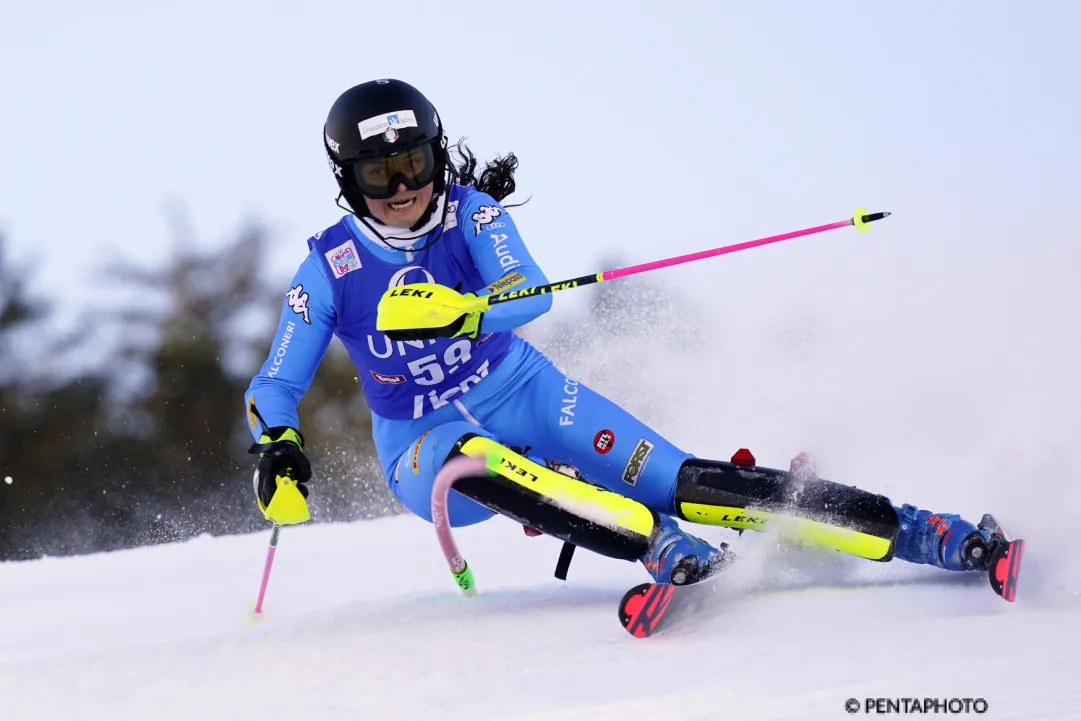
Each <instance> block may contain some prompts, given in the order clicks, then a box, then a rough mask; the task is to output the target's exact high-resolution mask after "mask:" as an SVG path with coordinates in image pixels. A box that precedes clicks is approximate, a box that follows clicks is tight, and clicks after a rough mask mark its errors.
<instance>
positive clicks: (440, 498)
mask: <svg viewBox="0 0 1081 721" xmlns="http://www.w3.org/2000/svg"><path fill="white" fill-rule="evenodd" d="M487 468H488V463H487V462H486V461H485V459H483V458H473V457H470V456H458V457H457V458H452V459H451V460H450V461H448V462H447V463H446V464H445V465H444V466H443V467H442V468H440V469H439V473H437V474H436V475H435V484H434V485H433V486H432V525H433V526H434V527H435V535H436V538H438V539H439V546H440V547H441V548H442V549H443V556H444V557H445V558H446V559H447V565H448V566H450V572H451V574H452V575H453V576H454V581H455V582H456V583H457V584H458V587H459V588H461V589H462V593H463V594H465V595H466V596H474V595H476V593H477V589H476V586H474V579H473V571H472V570H471V569H470V568H469V564H468V563H466V561H465V558H463V557H462V554H461V551H459V550H458V544H457V543H455V542H454V534H453V532H452V531H451V529H450V520H449V519H448V517H447V497H448V496H449V495H450V489H451V486H453V485H454V483H455V482H456V481H458V480H459V479H462V478H467V477H469V476H483V475H485V474H486V473H487Z"/></svg>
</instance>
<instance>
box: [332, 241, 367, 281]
mask: <svg viewBox="0 0 1081 721" xmlns="http://www.w3.org/2000/svg"><path fill="white" fill-rule="evenodd" d="M325 255H326V258H327V262H328V263H330V267H331V270H333V271H334V277H335V278H341V277H342V276H344V275H345V274H346V273H352V272H353V271H354V270H360V269H361V267H362V266H361V264H360V255H359V254H358V253H357V247H356V246H355V245H353V241H352V239H350V240H347V241H346V242H344V243H342V244H341V245H339V246H338V247H337V248H334V249H333V250H328V251H327V252H326V253H325Z"/></svg>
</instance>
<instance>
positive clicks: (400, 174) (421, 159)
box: [350, 143, 435, 200]
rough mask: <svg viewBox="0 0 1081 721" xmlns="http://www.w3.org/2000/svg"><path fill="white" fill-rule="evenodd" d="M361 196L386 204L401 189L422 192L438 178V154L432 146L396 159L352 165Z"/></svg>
mask: <svg viewBox="0 0 1081 721" xmlns="http://www.w3.org/2000/svg"><path fill="white" fill-rule="evenodd" d="M350 168H351V171H352V174H353V180H354V181H355V182H356V184H357V187H358V188H360V192H362V193H364V195H366V196H367V197H369V198H372V199H373V200H386V199H387V198H390V197H392V196H393V195H394V194H395V193H397V192H398V186H399V185H405V187H406V188H408V189H409V190H420V189H421V188H423V187H424V186H425V185H427V184H428V183H430V182H432V180H433V179H434V178H435V151H434V150H433V149H432V144H431V143H425V144H424V145H417V146H415V147H412V148H406V149H404V150H401V151H400V152H397V153H394V154H393V155H383V156H379V157H375V158H360V159H358V160H354V161H353V162H352V163H350Z"/></svg>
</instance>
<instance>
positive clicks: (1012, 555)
mask: <svg viewBox="0 0 1081 721" xmlns="http://www.w3.org/2000/svg"><path fill="white" fill-rule="evenodd" d="M1024 552H1025V542H1024V540H1022V539H1018V540H1016V541H1010V542H1009V543H1001V544H999V546H998V548H997V549H995V554H994V555H993V556H992V557H991V567H990V573H989V574H988V578H989V580H990V581H991V588H992V589H994V591H995V593H997V594H998V595H999V596H1002V597H1003V598H1004V599H1006V600H1007V601H1010V602H1012V601H1013V600H1014V598H1016V596H1017V576H1018V575H1019V573H1020V571H1021V556H1022V555H1023V554H1024Z"/></svg>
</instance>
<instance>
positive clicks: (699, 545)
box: [638, 514, 729, 586]
mask: <svg viewBox="0 0 1081 721" xmlns="http://www.w3.org/2000/svg"><path fill="white" fill-rule="evenodd" d="M658 516H659V518H660V524H659V525H658V526H657V531H656V535H655V536H654V538H653V543H652V544H650V548H649V550H648V551H647V552H646V554H645V555H644V556H642V557H641V558H640V559H638V560H640V561H641V562H642V565H643V566H645V567H646V570H647V571H649V575H651V576H653V580H654V581H656V582H657V583H671V584H672V585H674V586H685V585H687V584H690V583H697V582H698V581H701V580H703V579H705V578H706V577H708V576H711V575H713V574H714V573H716V572H717V571H718V570H720V568H721V567H722V566H723V565H725V563H726V562H727V561H728V560H729V551H728V544H727V543H722V544H720V547H719V548H714V547H713V546H711V545H709V544H708V543H706V542H705V541H703V540H702V539H701V538H696V537H695V536H692V535H689V534H688V533H686V532H684V531H683V529H681V528H680V527H679V525H678V524H677V523H676V519H674V518H672V517H671V516H664V515H660V514H658Z"/></svg>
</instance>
